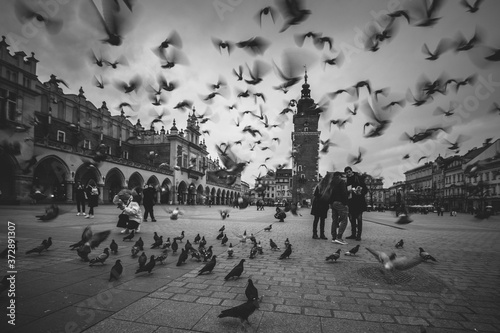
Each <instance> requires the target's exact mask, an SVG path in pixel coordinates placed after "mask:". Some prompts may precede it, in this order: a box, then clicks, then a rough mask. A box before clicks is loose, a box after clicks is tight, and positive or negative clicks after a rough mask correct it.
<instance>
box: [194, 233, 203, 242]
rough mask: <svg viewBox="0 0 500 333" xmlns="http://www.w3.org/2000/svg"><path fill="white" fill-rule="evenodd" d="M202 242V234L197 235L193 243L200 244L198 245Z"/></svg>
mask: <svg viewBox="0 0 500 333" xmlns="http://www.w3.org/2000/svg"><path fill="white" fill-rule="evenodd" d="M200 240H201V236H200V234H197V235H196V237H195V238H194V241H193V242H194V243H195V244H198V243H199V242H200Z"/></svg>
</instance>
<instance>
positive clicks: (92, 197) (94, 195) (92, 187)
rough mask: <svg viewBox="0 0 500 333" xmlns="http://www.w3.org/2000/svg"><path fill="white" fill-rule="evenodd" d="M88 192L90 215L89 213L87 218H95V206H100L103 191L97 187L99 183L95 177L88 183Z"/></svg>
mask: <svg viewBox="0 0 500 333" xmlns="http://www.w3.org/2000/svg"><path fill="white" fill-rule="evenodd" d="M86 193H87V198H88V201H89V202H88V204H89V215H87V216H86V217H85V218H86V219H88V218H91V219H93V218H94V207H97V206H98V203H99V195H100V194H101V191H100V190H99V188H98V187H97V184H96V183H95V181H94V180H93V179H91V180H90V181H89V183H88V185H87V188H86Z"/></svg>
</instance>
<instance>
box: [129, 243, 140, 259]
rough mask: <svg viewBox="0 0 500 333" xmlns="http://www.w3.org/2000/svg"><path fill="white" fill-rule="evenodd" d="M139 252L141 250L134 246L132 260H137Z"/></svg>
mask: <svg viewBox="0 0 500 333" xmlns="http://www.w3.org/2000/svg"><path fill="white" fill-rule="evenodd" d="M139 251H140V250H139V247H137V245H134V246H132V250H131V252H132V258H135V257H136V256H137V254H138V253H139Z"/></svg>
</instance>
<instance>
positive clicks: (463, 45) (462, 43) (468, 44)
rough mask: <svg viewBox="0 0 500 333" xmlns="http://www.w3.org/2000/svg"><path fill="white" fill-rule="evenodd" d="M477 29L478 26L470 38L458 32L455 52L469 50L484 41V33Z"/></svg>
mask: <svg viewBox="0 0 500 333" xmlns="http://www.w3.org/2000/svg"><path fill="white" fill-rule="evenodd" d="M477 29H478V28H476V32H475V33H474V35H473V36H472V38H471V39H469V40H467V39H466V38H465V37H464V35H462V33H460V32H459V33H457V36H456V38H455V40H454V41H453V43H454V47H455V52H460V51H469V50H470V49H472V48H474V47H475V46H476V45H477V44H479V43H481V42H482V41H483V33H481V32H479V31H478V30H477Z"/></svg>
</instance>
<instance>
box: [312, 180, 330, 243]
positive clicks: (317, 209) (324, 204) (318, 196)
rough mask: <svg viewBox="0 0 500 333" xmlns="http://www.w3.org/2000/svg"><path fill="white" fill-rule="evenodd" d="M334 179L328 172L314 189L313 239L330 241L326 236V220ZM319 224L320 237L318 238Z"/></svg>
mask: <svg viewBox="0 0 500 333" xmlns="http://www.w3.org/2000/svg"><path fill="white" fill-rule="evenodd" d="M332 179H333V173H332V172H328V173H327V174H326V175H325V177H323V179H322V180H321V182H320V183H319V184H318V185H317V186H316V188H315V189H314V197H313V200H312V207H311V215H314V220H313V236H312V238H313V239H328V238H327V237H326V236H325V219H326V217H327V215H328V210H329V209H330V196H331V193H330V191H329V189H330V186H329V185H330V183H331V182H332ZM318 222H319V230H320V236H319V237H318Z"/></svg>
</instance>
